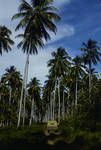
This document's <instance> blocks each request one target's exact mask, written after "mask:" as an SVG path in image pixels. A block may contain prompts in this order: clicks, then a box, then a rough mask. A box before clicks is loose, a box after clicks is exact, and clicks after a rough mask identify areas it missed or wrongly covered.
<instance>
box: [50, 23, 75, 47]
mask: <svg viewBox="0 0 101 150" xmlns="http://www.w3.org/2000/svg"><path fill="white" fill-rule="evenodd" d="M74 34H75V28H74V27H73V26H72V25H68V24H60V25H58V26H57V33H56V35H55V34H54V33H51V34H50V35H51V40H50V41H49V42H48V43H49V44H50V43H53V42H56V41H58V40H61V39H63V38H65V37H70V36H72V35H74Z"/></svg>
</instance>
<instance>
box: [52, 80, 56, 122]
mask: <svg viewBox="0 0 101 150" xmlns="http://www.w3.org/2000/svg"><path fill="white" fill-rule="evenodd" d="M55 95H56V81H55V88H54V100H53V120H54V119H55Z"/></svg>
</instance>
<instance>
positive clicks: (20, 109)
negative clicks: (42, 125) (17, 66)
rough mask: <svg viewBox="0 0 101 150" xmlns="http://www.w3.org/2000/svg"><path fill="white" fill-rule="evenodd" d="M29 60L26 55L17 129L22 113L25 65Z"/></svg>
mask: <svg viewBox="0 0 101 150" xmlns="http://www.w3.org/2000/svg"><path fill="white" fill-rule="evenodd" d="M28 60H29V54H28V55H27V60H26V64H25V69H24V78H23V82H22V89H21V98H20V105H19V114H18V122H17V127H19V125H20V120H21V111H22V101H23V96H24V95H23V94H24V87H25V81H26V68H27V63H28Z"/></svg>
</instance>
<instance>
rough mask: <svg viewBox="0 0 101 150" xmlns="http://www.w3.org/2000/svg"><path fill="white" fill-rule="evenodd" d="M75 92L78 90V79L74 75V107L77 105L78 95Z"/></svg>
mask: <svg viewBox="0 0 101 150" xmlns="http://www.w3.org/2000/svg"><path fill="white" fill-rule="evenodd" d="M77 92H78V79H77V77H76V84H75V107H77V103H78V102H77V101H78V100H77V99H78V96H77Z"/></svg>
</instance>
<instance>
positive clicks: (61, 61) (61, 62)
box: [48, 47, 70, 122]
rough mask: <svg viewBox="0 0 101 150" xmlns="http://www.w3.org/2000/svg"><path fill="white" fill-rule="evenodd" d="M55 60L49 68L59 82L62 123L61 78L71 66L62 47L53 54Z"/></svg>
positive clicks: (59, 108) (49, 63) (59, 104)
mask: <svg viewBox="0 0 101 150" xmlns="http://www.w3.org/2000/svg"><path fill="white" fill-rule="evenodd" d="M52 56H53V58H52V59H51V60H49V62H48V67H50V70H49V73H50V74H52V76H53V77H54V80H55V81H57V83H58V85H57V87H58V121H59V122H60V110H61V99H60V87H61V78H62V76H65V75H66V74H67V71H68V67H69V66H70V57H69V55H68V53H67V52H66V51H65V49H64V48H62V47H60V48H58V49H57V51H56V52H53V53H52Z"/></svg>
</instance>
